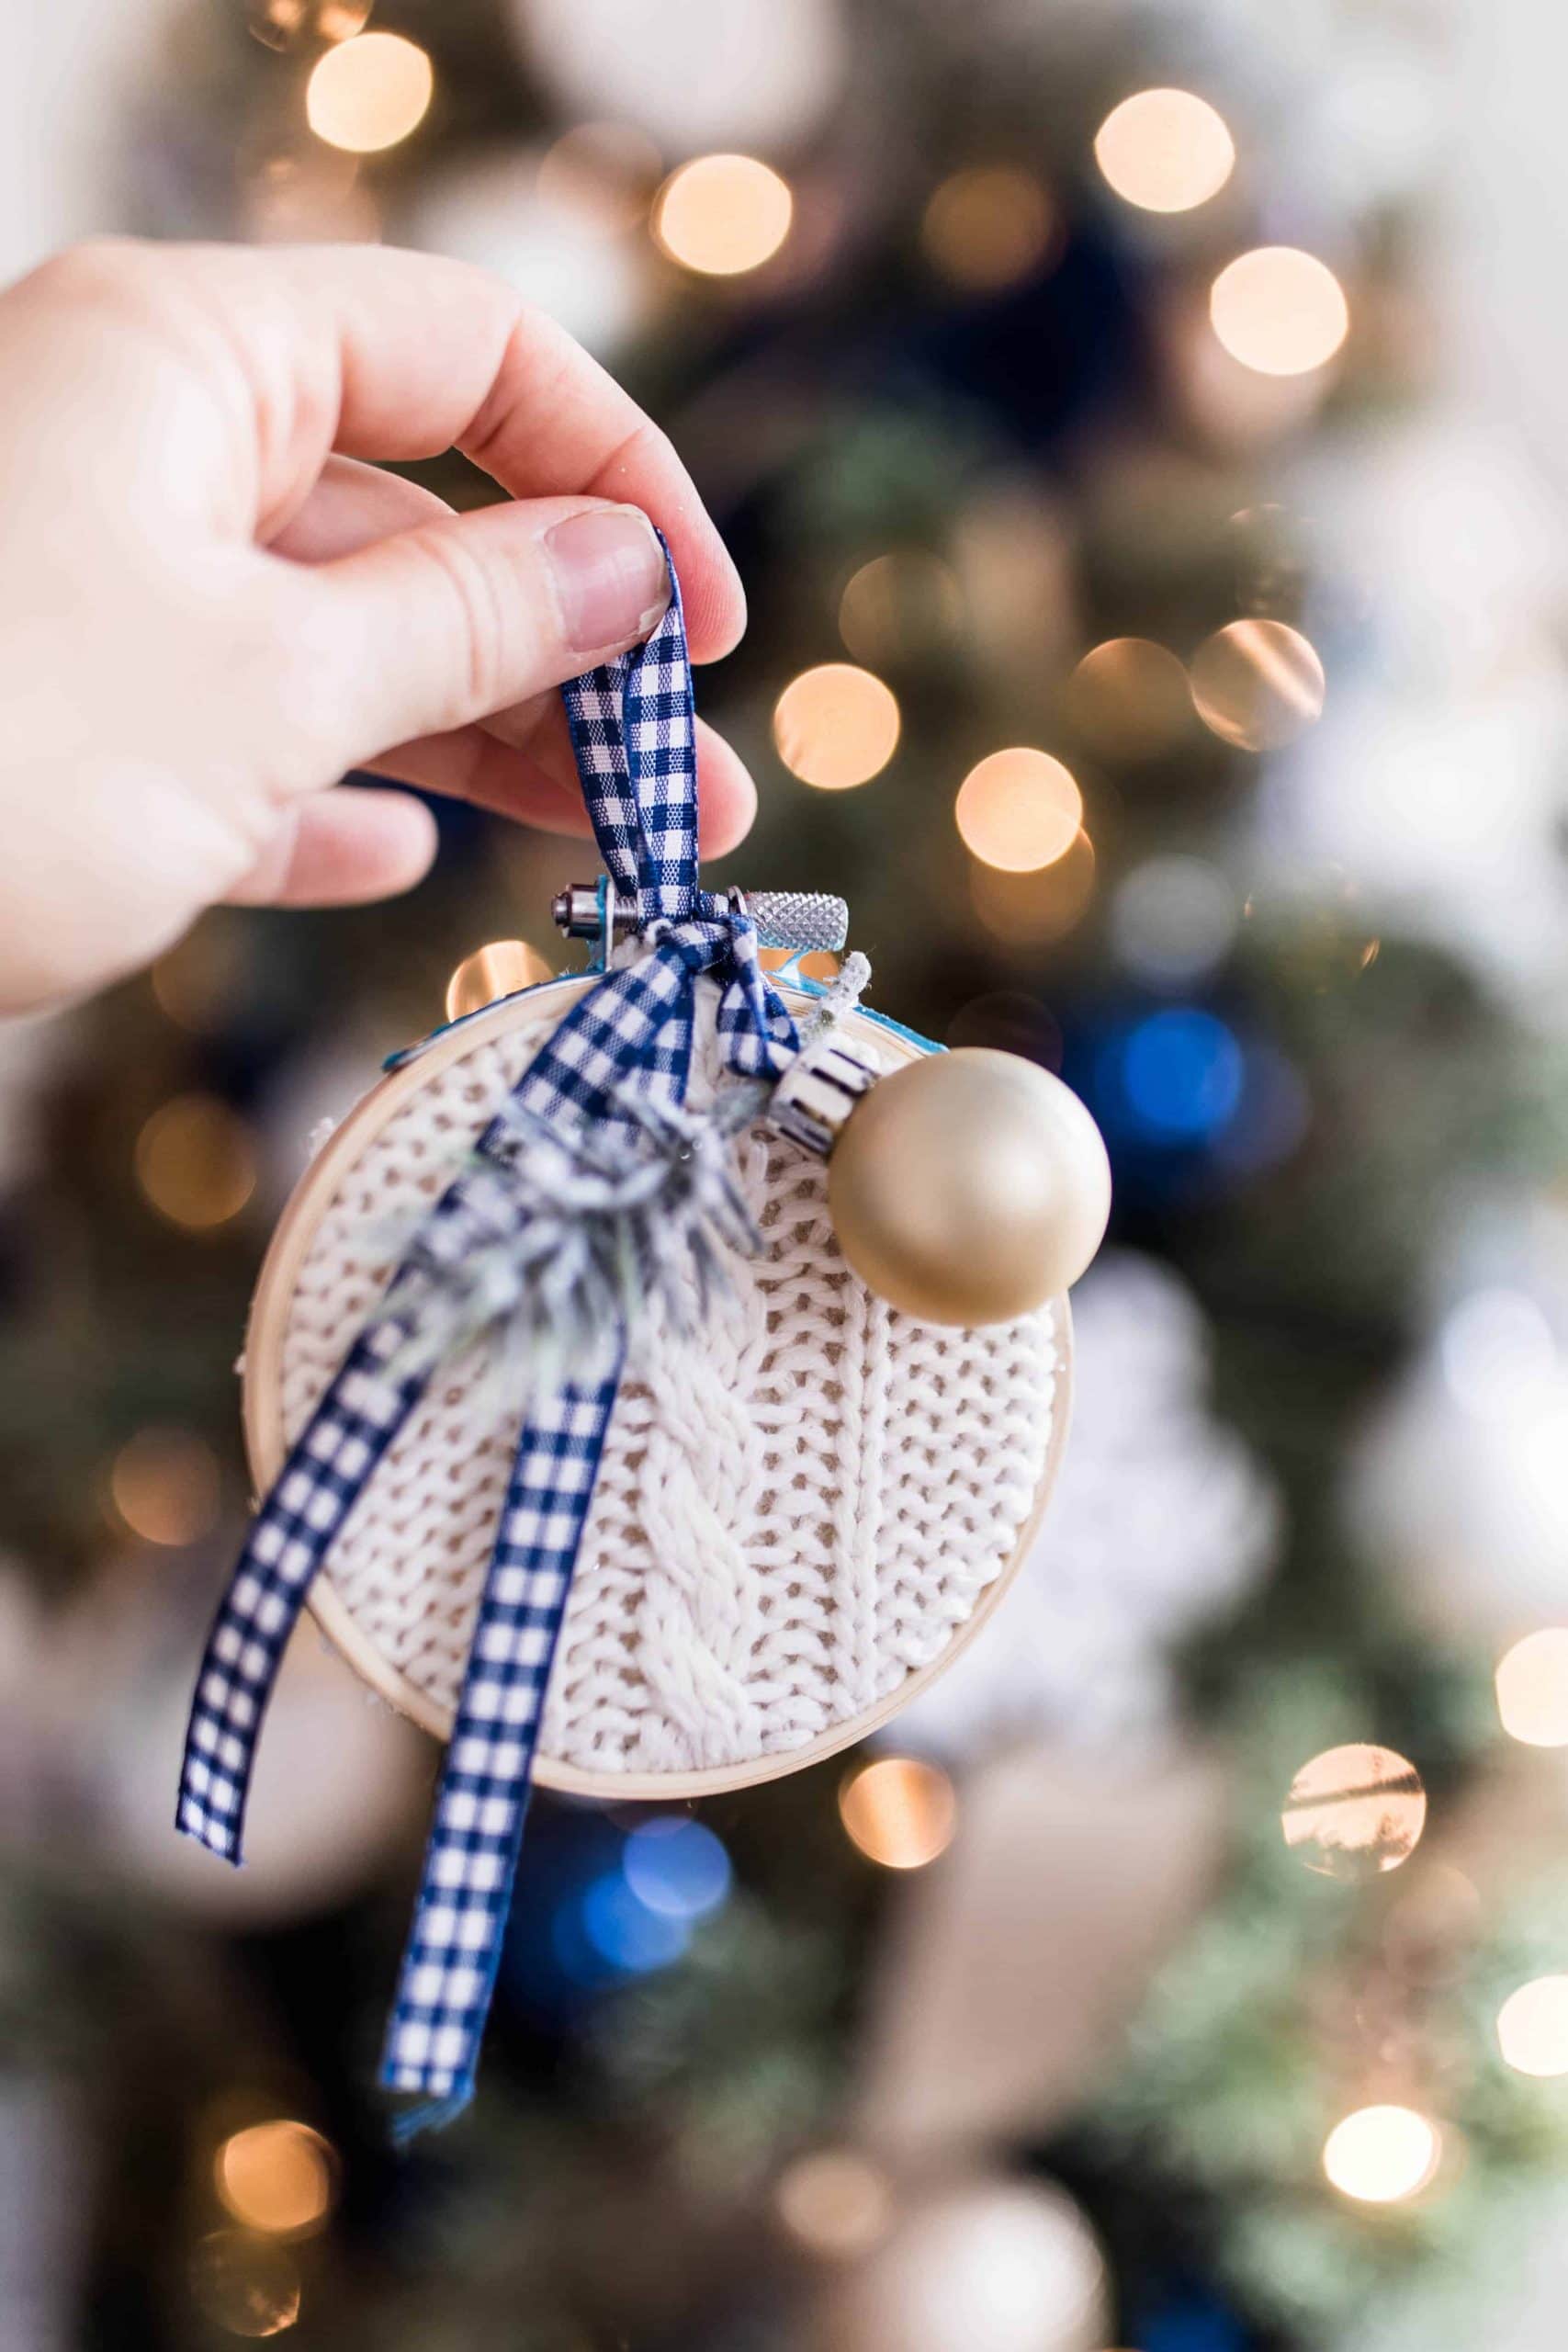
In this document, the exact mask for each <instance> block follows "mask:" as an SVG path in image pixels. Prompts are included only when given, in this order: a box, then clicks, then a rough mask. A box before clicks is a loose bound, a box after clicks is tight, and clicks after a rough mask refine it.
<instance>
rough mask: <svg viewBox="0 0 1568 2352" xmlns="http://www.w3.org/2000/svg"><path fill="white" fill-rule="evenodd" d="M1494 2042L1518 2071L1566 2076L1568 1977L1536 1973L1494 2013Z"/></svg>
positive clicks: (1519, 2072) (1525, 2073) (1567, 2058)
mask: <svg viewBox="0 0 1568 2352" xmlns="http://www.w3.org/2000/svg"><path fill="white" fill-rule="evenodd" d="M1497 2041H1498V2046H1499V2048H1500V2049H1501V2051H1502V2052H1503V2056H1504V2058H1505V2059H1506V2061H1507V2063H1508V2064H1509V2065H1510V2066H1512V2067H1513V2068H1514V2070H1515V2072H1516V2073H1517V2074H1520V2075H1542V2076H1549V2075H1568V1976H1538V1977H1536V1978H1535V1980H1534V1982H1533V1983H1531V1984H1529V1985H1520V1986H1519V1989H1518V1991H1517V1993H1511V1994H1510V1995H1509V1996H1508V1998H1507V1999H1506V2001H1505V2002H1504V2004H1503V2006H1502V2007H1501V2009H1500V2010H1499V2011H1498V2013H1497Z"/></svg>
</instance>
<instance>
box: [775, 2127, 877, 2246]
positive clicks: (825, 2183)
mask: <svg viewBox="0 0 1568 2352" xmlns="http://www.w3.org/2000/svg"><path fill="white" fill-rule="evenodd" d="M773 2201H774V2204H775V2206H776V2208H777V2211H778V2216H779V2219H780V2221H781V2222H783V2223H784V2228H785V2229H786V2230H787V2231H788V2232H789V2233H790V2235H791V2236H792V2237H793V2238H795V2240H796V2241H797V2243H798V2244H799V2245H802V2246H804V2247H805V2248H806V2250H807V2253H808V2254H814V2255H818V2256H827V2257H829V2258H834V2259H841V2258H842V2257H843V2256H846V2255H853V2254H863V2253H864V2252H866V2250H867V2249H868V2248H869V2247H871V2246H874V2245H876V2244H877V2242H878V2241H879V2239H881V2238H882V2236H883V2235H884V2234H885V2233H886V2229H887V2226H888V2223H889V2222H890V2221H891V2219H892V2215H893V2193H892V2188H891V2186H890V2184H889V2182H888V2179H887V2177H886V2174H885V2173H884V2172H882V2171H881V2170H880V2169H879V2168H878V2166H877V2165H874V2164H873V2163H872V2161H871V2159H870V2158H869V2157H868V2156H863V2155H858V2154H856V2153H855V2151H854V2150H853V2149H852V2148H815V2149H812V2150H810V2151H809V2152H808V2153H807V2154H805V2155H802V2156H796V2157H795V2161H794V2163H793V2164H789V2165H785V2167H784V2171H783V2172H782V2173H781V2174H780V2175H779V2177H778V2180H777V2183H776V2184H775V2187H774V2189H773Z"/></svg>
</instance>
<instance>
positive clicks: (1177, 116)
mask: <svg viewBox="0 0 1568 2352" xmlns="http://www.w3.org/2000/svg"><path fill="white" fill-rule="evenodd" d="M1094 159H1095V161H1096V163H1097V164H1099V165H1100V170H1101V172H1102V173H1103V174H1104V175H1105V177H1106V180H1107V181H1108V182H1109V184H1110V185H1111V187H1113V188H1114V189H1115V191H1116V193H1117V195H1118V196H1120V197H1122V198H1125V200H1126V202H1127V203H1129V204H1135V205H1137V206H1138V207H1139V209H1141V210H1142V211H1145V212H1190V211H1191V209H1192V208H1193V206H1194V205H1197V204H1206V203H1207V202H1208V200H1209V198H1210V197H1212V196H1217V195H1218V193H1219V191H1220V189H1221V188H1223V187H1224V184H1225V182H1226V181H1227V180H1228V179H1229V177H1230V175H1231V173H1232V172H1233V171H1234V169H1235V141H1233V139H1232V138H1231V135H1230V132H1229V131H1228V130H1227V129H1226V128H1225V124H1224V119H1223V117H1222V116H1220V115H1218V114H1216V113H1215V111H1214V109H1213V107H1212V106H1211V105H1210V104H1209V102H1208V100H1207V99H1206V98H1200V97H1198V96H1196V95H1195V94H1194V93H1193V92H1192V91H1191V90H1139V91H1138V92H1137V93H1136V95H1135V96H1133V97H1130V98H1123V99H1122V103H1121V105H1120V106H1119V107H1112V108H1111V112H1110V113H1109V114H1108V115H1107V116H1106V118H1105V120H1104V121H1103V122H1102V123H1101V124H1100V129H1099V130H1098V131H1097V132H1096V133H1095V140H1094Z"/></svg>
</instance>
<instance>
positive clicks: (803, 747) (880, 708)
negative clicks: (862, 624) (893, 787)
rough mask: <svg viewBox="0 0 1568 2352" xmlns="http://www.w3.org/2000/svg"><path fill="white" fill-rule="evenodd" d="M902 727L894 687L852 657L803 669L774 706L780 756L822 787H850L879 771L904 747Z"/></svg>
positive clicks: (806, 780)
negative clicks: (900, 736)
mask: <svg viewBox="0 0 1568 2352" xmlns="http://www.w3.org/2000/svg"><path fill="white" fill-rule="evenodd" d="M898 730H899V717H898V702H897V696H896V695H894V693H893V692H892V690H891V688H890V687H888V686H886V685H884V684H883V682H882V680H881V679H880V678H877V677H874V676H873V674H872V673H871V672H870V671H869V670H860V669H857V668H855V666H854V665H853V663H852V662H823V663H821V664H820V666H819V667H818V668H817V669H815V670H805V671H803V672H802V673H801V674H800V676H799V677H798V678H794V679H792V680H791V681H790V683H789V684H788V685H787V686H786V687H785V688H784V692H783V694H782V695H780V696H779V698H778V701H777V702H776V703H775V704H774V706H773V742H774V745H775V747H776V749H777V751H778V755H779V757H780V759H781V760H782V761H783V762H784V765H785V767H786V768H788V770H789V772H790V774H791V775H796V776H798V777H799V778H800V781H801V782H802V784H810V785H815V786H816V787H817V789H818V791H819V792H847V791H849V790H850V789H851V788H852V786H855V785H857V784H867V783H869V782H870V780H871V778H872V777H873V776H874V775H880V774H881V772H882V770H883V769H884V768H885V767H886V765H887V763H888V761H889V760H890V759H891V758H892V757H893V754H894V752H896V751H897V748H898Z"/></svg>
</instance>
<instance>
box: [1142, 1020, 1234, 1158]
mask: <svg viewBox="0 0 1568 2352" xmlns="http://www.w3.org/2000/svg"><path fill="white" fill-rule="evenodd" d="M1118 1059H1119V1062H1120V1069H1119V1070H1118V1073H1117V1075H1118V1077H1119V1079H1120V1092H1121V1094H1122V1109H1123V1113H1124V1115H1125V1116H1126V1118H1127V1120H1128V1122H1129V1123H1130V1124H1131V1125H1133V1126H1134V1128H1136V1129H1141V1130H1142V1131H1143V1132H1144V1133H1145V1135H1146V1136H1150V1137H1151V1138H1152V1139H1156V1140H1168V1141H1170V1142H1173V1143H1174V1142H1192V1143H1196V1142H1200V1141H1201V1140H1202V1139H1203V1138H1204V1137H1206V1136H1214V1135H1217V1134H1218V1133H1219V1132H1220V1131H1221V1130H1222V1129H1223V1128H1224V1127H1225V1126H1227V1125H1229V1123H1230V1121H1231V1120H1232V1119H1233V1118H1234V1117H1235V1112H1236V1107H1237V1105H1238V1104H1239V1103H1240V1101H1241V1094H1242V1086H1243V1083H1244V1080H1245V1079H1246V1075H1247V1064H1246V1059H1245V1057H1244V1056H1243V1053H1242V1049H1241V1046H1240V1045H1239V1044H1238V1042H1237V1040H1236V1038H1235V1036H1234V1035H1233V1034H1232V1032H1231V1031H1230V1030H1229V1029H1227V1028H1226V1026H1225V1024H1224V1022H1223V1021H1221V1020H1220V1019H1218V1017H1217V1016H1216V1015H1215V1014H1213V1013H1212V1012H1200V1011H1198V1010H1197V1009H1196V1008H1195V1007H1193V1006H1190V1005H1182V1006H1176V1005H1173V1006H1170V1007H1168V1009H1166V1010H1164V1011H1162V1012H1151V1013H1148V1014H1146V1015H1145V1018H1144V1019H1143V1020H1142V1021H1140V1022H1139V1023H1137V1025H1136V1026H1135V1027H1134V1029H1132V1030H1131V1031H1129V1033H1128V1034H1127V1035H1126V1037H1125V1038H1124V1039H1123V1040H1122V1046H1121V1050H1120V1054H1119V1057H1118Z"/></svg>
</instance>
